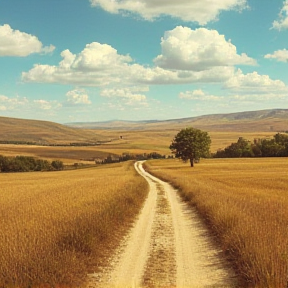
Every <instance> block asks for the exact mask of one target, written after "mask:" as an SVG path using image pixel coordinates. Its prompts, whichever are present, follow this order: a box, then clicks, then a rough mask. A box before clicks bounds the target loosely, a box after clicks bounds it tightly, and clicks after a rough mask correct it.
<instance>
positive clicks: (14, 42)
mask: <svg viewBox="0 0 288 288" xmlns="http://www.w3.org/2000/svg"><path fill="white" fill-rule="evenodd" d="M54 49H55V47H54V46H53V45H50V46H47V47H43V44H42V43H41V42H40V41H39V40H38V38H37V37H36V36H33V35H30V34H27V33H24V32H21V31H19V30H13V29H12V28H11V27H10V26H9V25H8V24H5V25H3V26H0V56H19V57H25V56H28V55H30V54H32V53H44V54H47V53H50V52H52V51H54Z"/></svg>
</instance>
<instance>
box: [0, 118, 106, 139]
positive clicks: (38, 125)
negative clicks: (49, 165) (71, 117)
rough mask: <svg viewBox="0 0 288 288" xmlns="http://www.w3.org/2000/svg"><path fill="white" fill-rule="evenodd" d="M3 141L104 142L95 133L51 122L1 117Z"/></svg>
mask: <svg viewBox="0 0 288 288" xmlns="http://www.w3.org/2000/svg"><path fill="white" fill-rule="evenodd" d="M0 135H1V136H0V140H1V141H28V142H36V143H39V144H67V143H71V142H89V143H93V142H97V141H100V140H104V139H103V136H99V135H97V134H96V132H95V131H88V130H85V129H75V128H72V127H67V126H64V125H61V124H57V123H54V122H49V121H38V120H25V119H16V118H8V117H0Z"/></svg>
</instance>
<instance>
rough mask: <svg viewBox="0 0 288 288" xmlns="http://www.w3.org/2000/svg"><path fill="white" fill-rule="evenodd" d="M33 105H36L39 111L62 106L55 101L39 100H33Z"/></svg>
mask: <svg viewBox="0 0 288 288" xmlns="http://www.w3.org/2000/svg"><path fill="white" fill-rule="evenodd" d="M33 103H34V104H36V106H37V108H39V109H41V110H54V109H57V108H60V107H62V104H61V103H59V102H58V101H56V100H53V101H47V100H43V99H39V100H34V101H33Z"/></svg>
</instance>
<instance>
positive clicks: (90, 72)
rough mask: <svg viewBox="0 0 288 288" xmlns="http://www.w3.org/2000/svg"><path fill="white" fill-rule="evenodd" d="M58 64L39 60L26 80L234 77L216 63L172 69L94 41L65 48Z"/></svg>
mask: <svg viewBox="0 0 288 288" xmlns="http://www.w3.org/2000/svg"><path fill="white" fill-rule="evenodd" d="M61 56H62V58H63V59H62V61H61V62H60V63H59V65H58V66H49V65H39V64H36V65H34V67H33V68H32V69H31V70H30V71H28V72H23V73H22V79H23V81H26V82H38V83H39V82H40V83H61V84H73V85H77V86H96V87H103V86H108V85H117V86H119V85H122V86H123V85H128V86H131V85H138V84H145V85H148V84H172V83H174V84H178V83H195V82H221V81H225V80H227V79H228V78H230V77H231V75H232V74H233V71H234V68H233V67H228V66H223V67H221V66H219V67H217V66H215V67H212V68H210V69H208V68H207V70H206V71H171V70H166V69H163V68H161V67H153V68H149V67H148V68H147V67H144V66H141V65H139V64H133V63H130V62H131V61H132V59H131V57H130V56H129V55H120V54H118V53H117V50H116V49H114V48H113V47H111V46H109V45H106V44H100V43H91V44H88V45H86V48H85V49H84V50H83V51H82V52H80V53H79V54H78V55H75V54H73V53H71V52H70V51H69V50H65V51H63V52H62V53H61Z"/></svg>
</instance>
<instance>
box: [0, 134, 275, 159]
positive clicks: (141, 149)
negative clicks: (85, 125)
mask: <svg viewBox="0 0 288 288" xmlns="http://www.w3.org/2000/svg"><path fill="white" fill-rule="evenodd" d="M177 132H178V131H177V130H165V131H118V130H117V131H116V130H115V131H111V130H106V131H104V130H103V131H100V130H99V131H97V134H98V135H101V138H102V137H103V139H114V140H112V141H111V142H109V143H106V144H102V145H97V146H83V147H74V146H67V147H61V146H37V145H12V144H0V155H3V156H17V155H23V156H32V157H39V158H42V159H47V160H54V159H59V160H62V161H63V162H64V163H66V164H71V163H74V162H82V163H94V162H93V161H92V162H91V161H87V160H88V159H93V158H100V159H104V158H106V157H107V156H108V155H122V154H123V153H132V154H142V153H151V152H157V153H160V154H162V155H171V151H170V150H169V145H170V144H171V141H172V139H173V137H174V136H175V134H176V133H177ZM274 134H275V133H273V132H253V133H252V132H243V133H240V132H229V133H228V132H209V135H210V137H211V139H212V145H211V152H216V151H217V149H219V148H221V149H223V148H225V147H226V146H228V145H230V144H231V143H232V142H236V141H237V140H238V138H239V137H244V138H245V139H247V140H250V141H253V140H254V138H261V139H262V138H267V137H272V136H273V135H274ZM120 136H122V139H120Z"/></svg>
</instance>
